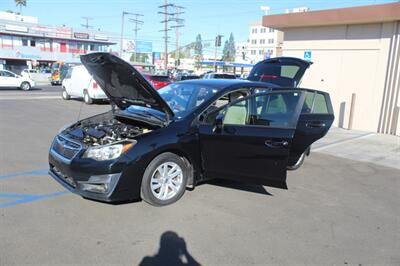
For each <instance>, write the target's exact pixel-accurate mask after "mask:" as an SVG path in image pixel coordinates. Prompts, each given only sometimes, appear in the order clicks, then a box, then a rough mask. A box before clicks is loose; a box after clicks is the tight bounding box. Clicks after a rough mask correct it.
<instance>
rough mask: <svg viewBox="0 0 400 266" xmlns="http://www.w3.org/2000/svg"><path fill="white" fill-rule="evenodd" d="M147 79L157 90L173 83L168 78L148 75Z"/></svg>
mask: <svg viewBox="0 0 400 266" xmlns="http://www.w3.org/2000/svg"><path fill="white" fill-rule="evenodd" d="M145 77H146V79H147V80H148V81H150V83H151V85H153V87H154V88H155V89H156V90H158V89H161V88H162V87H164V86H167V85H168V84H170V83H171V79H170V78H169V77H168V76H161V75H150V74H146V75H145Z"/></svg>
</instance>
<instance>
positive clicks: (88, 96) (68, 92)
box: [61, 65, 107, 104]
mask: <svg viewBox="0 0 400 266" xmlns="http://www.w3.org/2000/svg"><path fill="white" fill-rule="evenodd" d="M61 96H62V98H63V99H64V100H69V99H71V97H77V98H83V100H84V102H85V103H86V104H91V103H93V100H106V99H107V95H106V94H105V93H104V91H103V89H102V88H101V87H100V86H99V85H98V84H97V82H96V81H95V80H94V79H93V78H92V76H91V75H90V74H89V72H88V71H87V70H86V68H85V67H84V66H83V65H79V66H74V67H71V68H69V69H68V72H67V74H66V75H65V78H64V79H63V81H62V93H61Z"/></svg>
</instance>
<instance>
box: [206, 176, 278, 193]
mask: <svg viewBox="0 0 400 266" xmlns="http://www.w3.org/2000/svg"><path fill="white" fill-rule="evenodd" d="M203 184H210V185H213V186H219V187H225V188H231V189H237V190H243V191H248V192H253V193H258V194H263V195H268V196H273V195H272V194H271V193H269V192H268V191H267V190H266V189H265V188H264V186H262V185H252V184H245V183H242V182H239V181H234V180H225V179H212V180H209V181H206V182H205V183H203Z"/></svg>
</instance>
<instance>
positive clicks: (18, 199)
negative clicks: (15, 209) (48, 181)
mask: <svg viewBox="0 0 400 266" xmlns="http://www.w3.org/2000/svg"><path fill="white" fill-rule="evenodd" d="M69 193H70V192H69V191H67V190H64V191H59V192H54V193H49V194H41V195H28V194H8V193H0V198H5V199H15V200H13V201H7V202H0V208H4V207H10V206H14V205H18V204H23V203H28V202H32V201H37V200H42V199H51V198H56V197H59V196H62V195H65V194H69Z"/></svg>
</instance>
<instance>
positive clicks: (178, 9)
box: [171, 5, 185, 62]
mask: <svg viewBox="0 0 400 266" xmlns="http://www.w3.org/2000/svg"><path fill="white" fill-rule="evenodd" d="M174 7H175V13H174V17H173V18H172V19H171V20H172V21H175V23H176V24H175V25H173V26H171V28H175V60H179V56H180V54H179V28H182V27H184V26H185V25H184V24H183V23H184V22H185V20H184V19H182V18H180V17H179V16H180V15H181V14H184V13H185V12H182V11H181V10H182V9H184V7H183V6H177V5H174ZM178 62H179V61H178Z"/></svg>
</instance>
